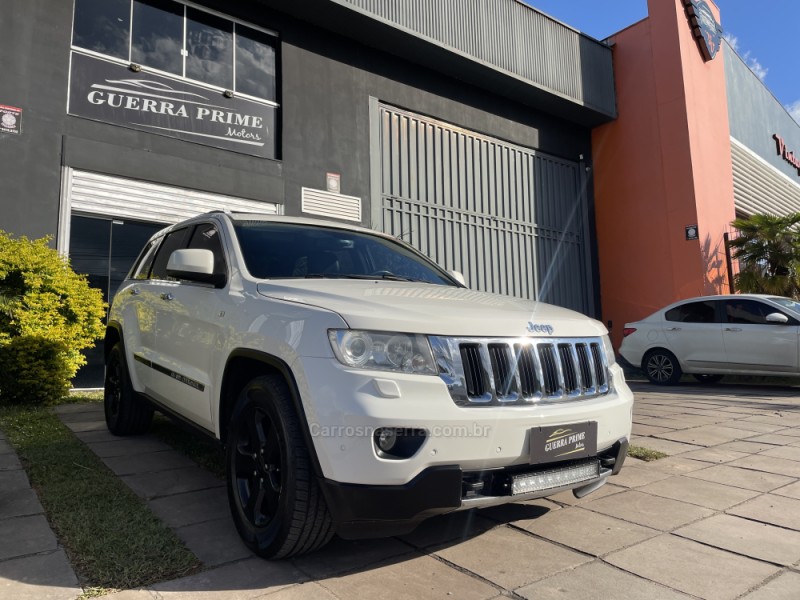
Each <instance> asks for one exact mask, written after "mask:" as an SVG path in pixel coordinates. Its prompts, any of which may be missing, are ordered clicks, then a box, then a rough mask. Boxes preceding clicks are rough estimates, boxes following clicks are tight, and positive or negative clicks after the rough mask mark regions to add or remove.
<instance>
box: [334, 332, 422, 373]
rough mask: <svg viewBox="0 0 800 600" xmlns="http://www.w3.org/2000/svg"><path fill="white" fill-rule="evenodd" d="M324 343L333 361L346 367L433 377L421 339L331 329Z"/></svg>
mask: <svg viewBox="0 0 800 600" xmlns="http://www.w3.org/2000/svg"><path fill="white" fill-rule="evenodd" d="M328 339H330V341H331V347H332V348H333V353H334V354H335V355H336V358H337V359H339V362H340V363H342V364H343V365H346V366H348V367H355V368H361V369H375V370H380V371H399V372H401V373H417V374H419V375H437V370H436V365H435V364H434V362H433V354H432V353H431V346H430V344H429V343H428V338H426V337H425V336H424V335H418V334H413V333H389V332H384V331H380V332H379V331H359V330H356V329H331V330H329V331H328Z"/></svg>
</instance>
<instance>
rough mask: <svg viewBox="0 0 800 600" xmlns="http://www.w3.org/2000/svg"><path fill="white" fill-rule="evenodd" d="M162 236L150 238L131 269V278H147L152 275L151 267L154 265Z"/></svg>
mask: <svg viewBox="0 0 800 600" xmlns="http://www.w3.org/2000/svg"><path fill="white" fill-rule="evenodd" d="M161 240H162V238H158V239H155V240H150V242H148V244H147V246H145V249H144V250H142V253H141V255H139V260H138V261H137V262H136V264H135V265H134V266H133V268H132V269H131V274H130V275H129V276H128V277H129V278H130V279H147V278H148V277H149V276H150V267H152V266H153V259H154V258H155V257H156V249H157V248H158V244H159V242H161Z"/></svg>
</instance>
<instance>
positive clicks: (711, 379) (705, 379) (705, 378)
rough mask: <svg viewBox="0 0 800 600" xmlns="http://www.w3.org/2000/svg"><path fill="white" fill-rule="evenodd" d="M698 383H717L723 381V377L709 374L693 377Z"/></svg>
mask: <svg viewBox="0 0 800 600" xmlns="http://www.w3.org/2000/svg"><path fill="white" fill-rule="evenodd" d="M692 377H694V378H695V379H697V381H699V382H700V383H717V382H718V381H720V380H721V379H722V377H723V376H722V375H709V374H697V375H692Z"/></svg>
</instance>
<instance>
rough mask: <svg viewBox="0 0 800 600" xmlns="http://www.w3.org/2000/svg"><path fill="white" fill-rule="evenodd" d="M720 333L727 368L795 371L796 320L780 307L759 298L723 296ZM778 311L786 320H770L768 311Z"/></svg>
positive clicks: (796, 355)
mask: <svg viewBox="0 0 800 600" xmlns="http://www.w3.org/2000/svg"><path fill="white" fill-rule="evenodd" d="M724 306H725V309H724V319H725V321H726V322H725V324H724V327H723V331H722V335H723V339H724V340H725V353H726V355H727V361H728V363H729V364H730V368H731V369H734V370H742V371H765V372H768V371H775V372H786V371H796V370H797V367H798V347H797V346H798V325H800V323H798V321H797V319H795V318H794V317H791V316H789V315H788V314H786V313H785V312H784V311H781V310H780V309H779V308H776V307H774V306H772V305H771V304H767V303H766V302H762V301H760V300H754V299H747V298H732V299H730V300H725V304H724ZM772 313H781V314H783V315H785V316H786V317H787V319H788V322H787V323H785V324H784V323H769V322H767V315H769V314H772Z"/></svg>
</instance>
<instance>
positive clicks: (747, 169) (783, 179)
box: [731, 138, 800, 215]
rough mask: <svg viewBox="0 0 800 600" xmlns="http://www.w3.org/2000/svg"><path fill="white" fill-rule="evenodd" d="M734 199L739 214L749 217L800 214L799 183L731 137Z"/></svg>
mask: <svg viewBox="0 0 800 600" xmlns="http://www.w3.org/2000/svg"><path fill="white" fill-rule="evenodd" d="M731 159H732V162H733V197H734V203H735V206H736V211H737V212H740V213H744V214H746V215H753V214H757V213H768V214H773V215H785V214H789V213H792V212H800V180H798V182H797V183H795V182H793V181H791V180H790V179H789V178H788V177H787V176H786V175H784V174H783V173H781V172H780V171H778V170H777V169H776V168H775V167H773V166H772V165H770V164H769V163H767V162H766V161H765V160H764V159H762V158H760V157H759V156H757V155H756V154H755V153H753V152H752V151H751V150H748V149H747V148H746V147H745V146H744V144H742V143H740V142H738V141H737V140H735V139H733V138H731Z"/></svg>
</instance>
